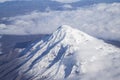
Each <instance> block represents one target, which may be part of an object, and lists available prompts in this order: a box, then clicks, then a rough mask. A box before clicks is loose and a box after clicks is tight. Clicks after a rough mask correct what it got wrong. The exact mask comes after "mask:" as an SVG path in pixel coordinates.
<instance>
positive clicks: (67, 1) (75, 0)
mask: <svg viewBox="0 0 120 80" xmlns="http://www.w3.org/2000/svg"><path fill="white" fill-rule="evenodd" d="M51 1H58V2H61V3H72V2H77V1H81V0H51Z"/></svg>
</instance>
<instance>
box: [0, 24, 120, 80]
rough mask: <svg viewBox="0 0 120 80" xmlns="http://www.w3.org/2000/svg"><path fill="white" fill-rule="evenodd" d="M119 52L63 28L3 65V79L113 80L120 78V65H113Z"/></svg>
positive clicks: (81, 33)
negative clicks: (112, 78) (114, 77)
mask: <svg viewBox="0 0 120 80" xmlns="http://www.w3.org/2000/svg"><path fill="white" fill-rule="evenodd" d="M119 53H120V49H118V48H116V47H114V46H112V45H110V44H107V43H105V42H104V41H102V40H99V39H97V38H94V37H92V36H89V35H88V34H86V33H84V32H82V31H79V30H77V29H73V28H72V27H70V26H67V25H63V26H61V27H59V28H58V29H57V30H56V31H55V32H53V33H52V34H51V35H50V36H48V37H45V38H43V39H42V40H40V41H37V42H35V43H33V44H31V45H30V46H29V47H28V48H26V49H25V50H24V51H23V52H22V53H20V55H19V56H18V57H16V58H15V59H13V60H12V61H9V62H7V63H4V64H3V65H2V66H0V79H1V80H90V79H93V80H108V79H109V80H110V79H111V77H112V76H114V75H116V77H119V76H117V74H119V70H120V68H119V67H118V66H120V64H118V63H114V60H116V61H119V60H120V59H119V58H120V54H119ZM113 64H114V65H115V66H113ZM115 67H118V68H115ZM113 71H114V72H113ZM98 76H99V79H98V78H97V77H98ZM118 79H119V78H118ZM114 80H117V79H114Z"/></svg>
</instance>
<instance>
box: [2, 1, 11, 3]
mask: <svg viewBox="0 0 120 80" xmlns="http://www.w3.org/2000/svg"><path fill="white" fill-rule="evenodd" d="M6 1H12V0H0V2H2V3H3V2H6Z"/></svg>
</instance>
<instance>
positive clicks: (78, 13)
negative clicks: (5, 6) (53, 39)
mask: <svg viewBox="0 0 120 80" xmlns="http://www.w3.org/2000/svg"><path fill="white" fill-rule="evenodd" d="M119 8H120V3H112V4H96V5H93V6H89V7H84V8H78V9H77V10H72V11H49V12H37V11H34V12H32V13H30V14H26V15H21V16H16V17H10V18H8V19H7V18H4V19H5V20H8V21H10V22H11V24H9V25H6V24H0V33H1V34H20V35H22V34H40V33H51V32H53V31H54V30H55V29H56V28H57V27H59V26H61V25H63V24H66V25H70V26H72V27H76V28H78V29H79V30H81V31H84V32H86V33H88V34H90V35H92V36H95V37H98V38H104V39H112V40H120V36H119V35H120V31H119V30H120V9H119Z"/></svg>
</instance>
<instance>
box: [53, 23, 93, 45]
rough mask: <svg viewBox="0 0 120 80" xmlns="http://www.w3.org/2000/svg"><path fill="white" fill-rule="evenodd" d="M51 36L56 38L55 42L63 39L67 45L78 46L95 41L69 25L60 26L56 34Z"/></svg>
mask: <svg viewBox="0 0 120 80" xmlns="http://www.w3.org/2000/svg"><path fill="white" fill-rule="evenodd" d="M51 36H52V38H55V40H56V39H61V38H62V40H63V41H65V43H66V42H67V44H68V43H72V44H75V43H76V44H77V43H80V42H84V41H87V40H94V39H95V38H93V37H91V36H89V35H87V34H86V33H84V32H82V31H80V30H78V29H75V28H72V27H71V26H68V25H62V26H60V27H59V28H58V29H57V30H56V31H55V32H53V34H52V35H51ZM53 36H54V37H53ZM71 41H72V42H71Z"/></svg>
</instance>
